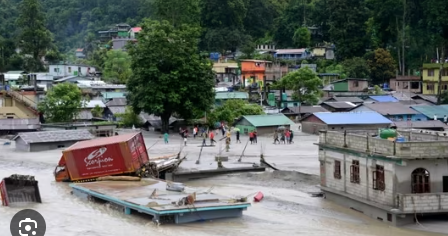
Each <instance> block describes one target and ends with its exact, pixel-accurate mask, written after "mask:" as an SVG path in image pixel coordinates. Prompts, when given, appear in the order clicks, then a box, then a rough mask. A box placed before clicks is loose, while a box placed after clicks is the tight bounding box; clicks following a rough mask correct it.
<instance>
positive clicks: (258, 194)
mask: <svg viewBox="0 0 448 236" xmlns="http://www.w3.org/2000/svg"><path fill="white" fill-rule="evenodd" d="M263 198H264V195H263V193H262V192H258V193H257V194H256V195H255V196H254V201H255V202H260V201H261V199H263Z"/></svg>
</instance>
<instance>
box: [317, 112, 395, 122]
mask: <svg viewBox="0 0 448 236" xmlns="http://www.w3.org/2000/svg"><path fill="white" fill-rule="evenodd" d="M313 115H315V116H316V117H317V118H319V119H320V120H321V121H323V122H324V123H325V124H327V125H368V124H391V123H392V121H390V120H389V119H387V118H385V117H384V116H382V115H381V114H380V113H378V112H356V113H354V112H353V113H351V112H341V113H331V112H317V113H314V114H313Z"/></svg>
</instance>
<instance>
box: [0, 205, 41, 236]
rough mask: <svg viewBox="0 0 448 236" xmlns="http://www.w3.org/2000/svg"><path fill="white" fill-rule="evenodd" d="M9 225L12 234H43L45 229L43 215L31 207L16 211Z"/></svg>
mask: <svg viewBox="0 0 448 236" xmlns="http://www.w3.org/2000/svg"><path fill="white" fill-rule="evenodd" d="M9 226H10V231H11V235H12V236H45V231H46V230H47V224H46V222H45V219H44V217H43V216H42V215H41V214H40V213H39V212H37V211H35V210H32V209H25V210H21V211H19V212H17V213H16V214H15V215H14V217H13V218H12V219H11V223H10V224H9ZM0 235H3V234H0Z"/></svg>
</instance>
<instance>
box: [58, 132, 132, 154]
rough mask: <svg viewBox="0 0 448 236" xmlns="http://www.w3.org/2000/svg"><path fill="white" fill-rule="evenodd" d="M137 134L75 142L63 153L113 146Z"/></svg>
mask: <svg viewBox="0 0 448 236" xmlns="http://www.w3.org/2000/svg"><path fill="white" fill-rule="evenodd" d="M137 134H139V133H128V134H122V135H117V136H112V137H107V138H99V139H93V140H89V141H81V142H77V143H75V144H73V145H72V146H70V147H68V148H67V149H65V150H64V151H63V152H67V151H70V150H77V149H83V148H89V147H98V146H105V145H110V144H114V143H121V142H126V141H128V140H130V139H132V138H133V137H134V136H136V135H137Z"/></svg>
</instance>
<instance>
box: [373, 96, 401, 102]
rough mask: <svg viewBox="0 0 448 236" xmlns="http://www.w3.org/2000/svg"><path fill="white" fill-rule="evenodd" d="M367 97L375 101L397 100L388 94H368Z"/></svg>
mask: <svg viewBox="0 0 448 236" xmlns="http://www.w3.org/2000/svg"><path fill="white" fill-rule="evenodd" d="M369 98H371V99H373V100H375V101H377V102H398V100H397V99H396V98H394V97H392V96H390V95H383V96H369Z"/></svg>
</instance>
